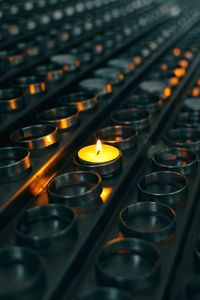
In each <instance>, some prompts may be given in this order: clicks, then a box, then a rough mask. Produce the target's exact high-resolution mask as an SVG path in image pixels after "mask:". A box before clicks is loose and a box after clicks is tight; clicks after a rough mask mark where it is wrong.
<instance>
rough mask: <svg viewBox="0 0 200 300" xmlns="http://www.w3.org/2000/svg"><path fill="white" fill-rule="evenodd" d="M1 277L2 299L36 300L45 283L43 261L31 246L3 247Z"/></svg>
mask: <svg viewBox="0 0 200 300" xmlns="http://www.w3.org/2000/svg"><path fill="white" fill-rule="evenodd" d="M0 279H1V285H0V299H17V300H27V299H30V300H36V299H38V297H40V296H41V292H42V290H43V288H44V284H45V274H44V269H43V263H42V261H41V259H40V257H39V255H38V254H37V252H35V251H33V250H31V249H29V248H23V247H9V248H2V249H1V250H0Z"/></svg>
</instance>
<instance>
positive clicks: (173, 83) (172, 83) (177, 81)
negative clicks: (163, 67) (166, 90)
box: [169, 77, 179, 86]
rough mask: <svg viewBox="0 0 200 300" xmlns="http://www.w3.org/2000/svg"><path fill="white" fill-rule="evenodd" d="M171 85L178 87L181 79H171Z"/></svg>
mask: <svg viewBox="0 0 200 300" xmlns="http://www.w3.org/2000/svg"><path fill="white" fill-rule="evenodd" d="M169 83H170V84H171V85H173V86H176V85H178V84H179V79H178V78H177V77H172V78H170V79H169Z"/></svg>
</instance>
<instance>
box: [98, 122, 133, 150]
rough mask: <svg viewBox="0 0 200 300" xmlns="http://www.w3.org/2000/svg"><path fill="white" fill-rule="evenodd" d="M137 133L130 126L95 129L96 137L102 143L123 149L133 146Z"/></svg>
mask: <svg viewBox="0 0 200 300" xmlns="http://www.w3.org/2000/svg"><path fill="white" fill-rule="evenodd" d="M137 137H138V133H137V131H135V129H133V128H132V127H127V126H117V125H115V126H109V127H105V128H102V129H100V130H98V131H97V133H96V138H97V139H100V140H101V142H102V143H103V144H109V145H113V146H115V147H117V148H118V149H121V150H125V149H129V148H131V147H132V146H134V145H135V144H136V142H137Z"/></svg>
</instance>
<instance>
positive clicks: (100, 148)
mask: <svg viewBox="0 0 200 300" xmlns="http://www.w3.org/2000/svg"><path fill="white" fill-rule="evenodd" d="M96 149H97V155H98V154H99V153H100V152H101V151H102V144H101V141H100V140H97V143H96Z"/></svg>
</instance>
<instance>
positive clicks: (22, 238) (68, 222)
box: [15, 204, 77, 250]
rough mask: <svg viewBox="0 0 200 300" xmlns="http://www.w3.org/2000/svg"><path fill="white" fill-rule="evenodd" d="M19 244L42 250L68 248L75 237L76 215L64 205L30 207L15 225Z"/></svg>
mask: <svg viewBox="0 0 200 300" xmlns="http://www.w3.org/2000/svg"><path fill="white" fill-rule="evenodd" d="M15 233H16V240H17V242H18V243H19V244H20V245H25V246H27V247H33V248H38V249H42V250H51V249H56V250H59V249H62V248H69V247H71V246H72V244H73V243H74V241H75V239H76V237H77V225H76V215H75V213H74V212H73V210H72V209H71V208H69V207H67V206H66V205H61V204H47V205H42V206H36V207H34V208H30V209H28V210H26V211H25V213H23V214H22V215H21V216H20V217H19V219H18V220H17V223H16V225H15Z"/></svg>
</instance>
